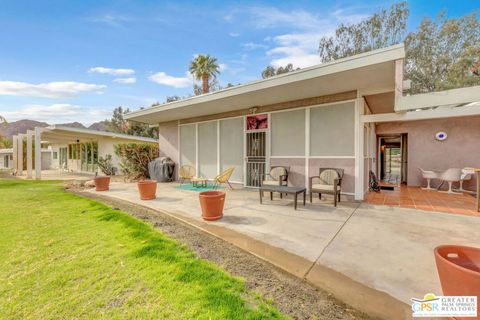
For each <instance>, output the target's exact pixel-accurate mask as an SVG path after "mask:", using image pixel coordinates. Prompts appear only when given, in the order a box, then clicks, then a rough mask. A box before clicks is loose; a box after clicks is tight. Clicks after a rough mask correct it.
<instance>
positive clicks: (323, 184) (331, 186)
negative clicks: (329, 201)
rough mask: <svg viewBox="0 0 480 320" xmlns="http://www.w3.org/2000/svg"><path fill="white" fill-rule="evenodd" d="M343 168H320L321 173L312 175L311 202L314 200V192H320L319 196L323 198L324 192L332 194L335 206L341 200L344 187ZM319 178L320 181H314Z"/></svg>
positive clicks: (310, 184)
mask: <svg viewBox="0 0 480 320" xmlns="http://www.w3.org/2000/svg"><path fill="white" fill-rule="evenodd" d="M343 172H344V170H343V169H338V168H320V170H319V175H318V176H314V177H310V181H309V182H310V183H309V186H310V202H312V194H313V193H318V198H319V199H321V198H322V193H326V194H332V195H333V203H334V206H335V207H336V206H337V202H340V192H341V189H342V179H343ZM314 180H319V181H318V183H313V181H314Z"/></svg>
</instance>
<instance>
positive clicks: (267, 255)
mask: <svg viewBox="0 0 480 320" xmlns="http://www.w3.org/2000/svg"><path fill="white" fill-rule="evenodd" d="M174 186H176V184H172V183H170V184H158V190H157V197H158V198H157V199H155V200H151V201H141V200H139V197H138V192H137V187H136V184H134V183H116V182H114V183H112V184H111V190H110V191H108V192H101V193H100V192H99V193H97V192H95V191H94V190H89V191H88V192H90V193H94V194H95V193H96V194H101V195H102V196H107V197H111V198H116V199H121V200H122V201H128V202H131V203H135V204H138V205H142V206H145V207H148V208H151V209H155V210H157V211H159V212H163V213H164V214H168V215H171V216H173V217H175V218H177V219H180V220H182V221H184V222H186V223H189V224H191V225H193V226H195V227H197V228H200V229H202V230H204V231H205V232H209V233H211V234H213V235H215V236H217V237H220V238H222V239H224V240H226V241H228V242H230V243H233V244H235V245H237V246H239V247H241V248H242V249H244V250H247V251H249V252H251V253H253V254H255V255H257V256H259V257H261V258H263V259H265V260H267V261H269V262H271V263H273V264H275V265H277V266H278V267H280V268H282V269H284V270H286V271H288V272H290V273H292V274H294V275H296V276H298V277H301V278H304V279H306V280H307V281H308V282H310V283H312V284H314V285H317V286H319V287H322V288H324V289H327V290H329V291H330V292H332V293H333V294H334V295H335V296H337V298H339V299H341V300H343V301H345V302H346V303H348V304H350V305H352V306H354V307H356V308H358V309H360V310H362V311H365V312H367V313H370V314H372V315H375V316H379V317H382V318H388V319H405V318H406V317H408V316H409V314H410V310H409V304H410V298H412V297H422V296H423V295H424V294H425V293H427V292H433V293H438V294H439V293H441V290H440V285H439V281H438V276H437V272H436V268H435V262H434V257H433V248H434V247H435V246H437V245H440V244H446V243H449V244H463V245H473V246H480V234H479V233H478V230H480V219H479V218H478V217H469V216H462V215H455V214H447V213H437V212H428V211H420V210H415V209H404V208H399V207H387V206H376V205H370V204H365V203H358V202H347V201H342V202H341V203H340V204H339V206H338V207H337V208H334V207H333V204H332V202H333V201H332V200H331V198H330V197H329V198H327V200H318V199H315V200H314V203H313V204H309V203H307V205H306V206H305V207H304V206H303V205H302V204H299V208H298V210H294V209H293V201H292V199H291V198H290V199H289V198H287V199H279V198H278V195H277V196H276V197H275V198H274V201H270V200H269V199H268V197H267V199H265V202H264V204H263V205H260V203H259V199H258V192H257V191H254V190H247V189H240V190H233V191H229V190H225V191H226V193H227V196H226V204H225V210H224V218H223V219H221V220H219V221H214V222H205V221H203V219H202V218H201V213H200V212H201V209H200V205H199V201H198V193H197V192H194V191H186V190H181V189H177V188H174Z"/></svg>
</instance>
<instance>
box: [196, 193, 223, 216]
mask: <svg viewBox="0 0 480 320" xmlns="http://www.w3.org/2000/svg"><path fill="white" fill-rule="evenodd" d="M198 197H199V199H200V206H201V207H202V217H203V219H204V220H218V219H221V218H222V217H223V205H224V204H225V192H222V191H205V192H200V194H199V196H198Z"/></svg>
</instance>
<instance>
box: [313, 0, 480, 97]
mask: <svg viewBox="0 0 480 320" xmlns="http://www.w3.org/2000/svg"><path fill="white" fill-rule="evenodd" d="M408 14H409V10H408V8H407V5H406V3H405V2H400V3H397V4H394V5H392V6H391V7H390V9H389V10H385V9H383V10H381V11H379V12H378V13H375V14H374V15H373V16H372V17H370V18H368V19H366V20H364V21H361V22H360V23H357V24H351V25H344V24H342V25H340V26H339V27H338V28H337V30H336V31H335V36H333V37H324V38H322V39H321V40H320V44H319V54H320V58H321V60H322V62H328V61H332V60H336V59H340V58H344V57H347V56H351V55H354V54H359V53H362V52H366V51H370V50H374V49H379V48H383V47H386V46H390V45H393V44H396V43H399V42H402V41H404V42H405V50H406V57H405V78H406V79H410V80H412V85H411V89H410V93H419V92H431V91H438V90H446V89H451V88H458V87H465V86H472V85H478V84H480V76H478V74H479V70H478V68H479V65H478V64H479V63H480V61H479V57H480V22H479V20H478V16H477V14H476V13H472V14H470V15H467V16H464V17H461V18H458V19H455V18H453V19H447V18H446V15H445V13H441V14H440V15H438V16H437V18H436V19H435V20H433V21H432V20H431V19H429V18H425V19H423V21H422V22H421V23H420V25H419V26H418V28H417V30H415V31H413V32H410V33H409V34H408V35H407V36H406V38H404V34H405V30H406V21H407V18H408Z"/></svg>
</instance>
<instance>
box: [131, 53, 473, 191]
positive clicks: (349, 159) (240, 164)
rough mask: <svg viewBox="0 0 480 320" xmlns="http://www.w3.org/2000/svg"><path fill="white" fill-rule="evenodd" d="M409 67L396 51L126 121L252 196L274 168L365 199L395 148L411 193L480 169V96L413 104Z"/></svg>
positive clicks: (177, 156)
mask: <svg viewBox="0 0 480 320" xmlns="http://www.w3.org/2000/svg"><path fill="white" fill-rule="evenodd" d="M404 58H405V50H404V46H403V44H400V45H395V46H392V47H388V48H384V49H379V50H375V51H371V52H367V53H363V54H359V55H355V56H352V57H348V58H344V59H339V60H337V61H333V62H330V63H324V64H320V65H316V66H313V67H309V68H305V69H301V70H298V71H294V72H290V73H287V74H282V75H278V76H275V77H271V78H268V79H263V80H259V81H254V82H251V83H246V84H243V85H238V86H235V87H231V88H226V89H223V90H220V91H216V92H212V93H208V94H203V95H199V96H195V97H191V98H188V99H184V100H180V101H175V102H170V103H166V104H163V105H158V106H154V107H150V108H146V109H142V110H139V111H135V112H131V113H129V114H127V116H126V118H127V119H130V120H135V121H139V122H143V123H147V124H150V125H158V128H159V144H160V153H161V156H168V157H170V158H172V159H173V160H174V161H175V162H176V163H177V164H178V165H192V166H193V167H195V168H196V169H197V170H196V171H197V175H199V176H204V177H209V178H210V177H214V176H215V175H217V174H218V173H219V172H221V171H223V170H224V169H225V168H228V167H231V166H234V167H235V172H234V175H233V178H232V180H233V181H235V182H238V183H241V184H243V185H245V186H247V187H248V186H252V187H255V186H258V178H257V177H258V173H259V172H265V171H266V170H268V168H269V167H271V166H278V165H282V166H287V167H289V168H290V175H289V184H290V185H298V186H306V187H307V188H308V177H309V176H315V175H318V170H319V168H321V167H335V168H342V169H344V170H345V176H344V181H343V184H342V193H344V194H347V195H354V196H355V199H357V200H361V199H363V198H364V195H365V193H366V192H368V172H369V171H370V170H372V171H373V172H375V173H376V174H377V175H378V176H380V177H382V176H383V173H384V172H383V171H386V170H388V168H385V167H386V166H385V161H383V160H384V158H385V150H386V149H387V150H389V148H392V146H395V147H396V148H397V152H396V154H397V158H398V157H399V158H400V160H399V161H401V166H400V171H401V172H400V177H401V180H402V182H404V183H406V184H408V185H413V186H418V185H420V184H421V183H423V182H422V178H421V174H420V171H419V168H423V169H430V170H432V169H436V170H445V169H447V168H451V167H457V168H464V167H480V148H478V141H480V105H478V104H476V102H478V101H480V87H478V86H477V87H470V88H461V89H454V90H448V91H443V92H434V93H426V94H418V95H411V96H408V95H405V94H404V91H405V89H406V86H407V85H408V81H404V77H403V70H404ZM439 137H441V138H439ZM390 156H391V154H390ZM472 182H473V181H471V182H470V183H472ZM465 187H467V188H468V187H469V185H468V184H465Z"/></svg>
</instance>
